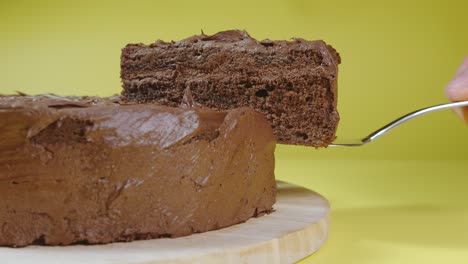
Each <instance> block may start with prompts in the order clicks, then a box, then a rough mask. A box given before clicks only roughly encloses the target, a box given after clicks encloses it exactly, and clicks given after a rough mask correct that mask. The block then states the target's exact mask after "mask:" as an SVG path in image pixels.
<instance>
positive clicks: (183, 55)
mask: <svg viewBox="0 0 468 264" xmlns="http://www.w3.org/2000/svg"><path fill="white" fill-rule="evenodd" d="M339 63H340V56H339V55H338V53H337V52H336V51H335V49H333V48H332V47H331V46H329V45H327V44H326V43H325V42H323V41H321V40H318V41H306V40H304V39H300V38H296V39H293V40H292V41H270V40H263V41H257V40H255V39H253V38H251V37H250V36H249V35H248V34H247V32H245V31H238V30H230V31H224V32H219V33H217V34H215V35H212V36H208V35H205V34H201V35H197V36H193V37H189V38H187V39H184V40H181V41H176V42H174V41H172V42H164V41H161V40H158V41H157V42H155V43H153V44H150V45H143V44H128V45H127V46H126V47H125V48H124V49H123V50H122V56H121V78H122V83H123V92H122V96H123V100H125V101H128V102H139V103H148V102H157V103H160V104H164V105H169V106H176V105H178V104H180V101H181V99H182V97H183V93H184V90H185V89H186V88H190V89H191V91H192V93H193V96H194V97H195V100H196V101H197V102H199V103H200V104H202V105H204V106H207V107H209V108H213V109H217V110H226V109H231V108H234V107H246V106H249V107H253V108H254V109H255V110H257V111H259V112H261V113H263V114H264V115H265V116H266V117H267V119H268V120H269V121H270V123H271V125H272V127H273V130H274V133H275V135H276V138H277V140H278V142H279V143H286V144H301V145H309V146H315V147H324V146H327V145H329V144H330V143H331V142H332V141H333V140H334V139H335V132H336V128H337V125H338V121H339V116H338V112H337V109H336V106H337V74H338V67H337V66H338V64H339Z"/></svg>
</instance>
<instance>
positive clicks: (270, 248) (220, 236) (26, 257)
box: [0, 182, 330, 264]
mask: <svg viewBox="0 0 468 264" xmlns="http://www.w3.org/2000/svg"><path fill="white" fill-rule="evenodd" d="M274 209H275V212H273V213H272V214H270V215H266V216H262V217H259V218H254V219H250V220H248V221H247V222H245V223H242V224H238V225H235V226H231V227H228V228H223V229H221V230H216V231H210V232H206V233H201V234H194V235H190V236H187V237H180V238H175V239H174V238H172V239H171V238H163V239H153V240H144V241H134V242H130V243H113V244H108V245H94V246H85V245H75V246H66V247H50V246H30V247H25V248H0V259H1V263H18V264H19V263H21V264H26V263H27V264H33V263H34V264H52V263H60V264H61V263H87V264H94V263H96V264H97V263H99V264H110V263H112V264H137V263H138V264H154V263H177V264H182V263H255V264H257V263H268V264H273V263H294V262H296V261H298V260H300V259H302V258H304V257H307V256H308V255H310V254H312V253H314V252H315V251H317V250H318V249H319V248H320V247H321V246H322V245H323V244H324V243H325V241H326V240H327V236H328V228H329V213H330V205H329V203H328V201H327V200H326V199H325V198H324V197H322V196H320V195H319V194H317V193H315V192H313V191H310V190H307V189H304V188H302V187H299V186H296V185H292V184H287V183H283V182H278V196H277V202H276V204H275V205H274Z"/></svg>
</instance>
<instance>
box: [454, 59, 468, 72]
mask: <svg viewBox="0 0 468 264" xmlns="http://www.w3.org/2000/svg"><path fill="white" fill-rule="evenodd" d="M467 70H468V56H466V57H465V59H464V60H463V62H462V64H461V65H460V67H458V70H457V73H455V77H458V76H459V75H461V74H462V73H464V72H466V71H467Z"/></svg>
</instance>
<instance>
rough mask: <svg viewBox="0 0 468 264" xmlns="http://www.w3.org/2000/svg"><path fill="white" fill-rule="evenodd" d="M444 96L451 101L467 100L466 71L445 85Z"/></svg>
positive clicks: (467, 78)
mask: <svg viewBox="0 0 468 264" xmlns="http://www.w3.org/2000/svg"><path fill="white" fill-rule="evenodd" d="M445 94H446V95H447V97H448V98H449V99H450V100H451V101H464V100H468V69H466V70H465V71H464V72H461V73H460V75H459V76H457V77H455V79H453V80H452V81H451V82H449V83H448V84H447V87H446V88H445Z"/></svg>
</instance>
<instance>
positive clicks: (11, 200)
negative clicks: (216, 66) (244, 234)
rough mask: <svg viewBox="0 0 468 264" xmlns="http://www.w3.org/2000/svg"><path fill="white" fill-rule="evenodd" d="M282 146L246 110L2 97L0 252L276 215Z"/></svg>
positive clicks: (171, 232) (173, 233)
mask: <svg viewBox="0 0 468 264" xmlns="http://www.w3.org/2000/svg"><path fill="white" fill-rule="evenodd" d="M274 148H275V140H274V135H273V132H272V130H271V128H270V126H269V123H268V122H267V121H266V120H265V118H264V117H263V116H262V115H260V114H258V113H256V112H255V111H254V110H252V109H249V108H239V109H234V110H231V111H228V112H215V111H211V110H206V109H200V108H171V107H164V106H158V105H151V104H148V105H131V104H130V105H120V104H117V103H115V102H111V101H108V100H102V99H99V98H92V99H89V98H88V99H85V100H83V99H79V98H73V99H69V98H49V97H20V98H13V99H12V97H0V224H1V226H2V228H1V229H0V245H3V246H26V245H30V244H45V245H69V244H76V243H88V244H101V243H109V242H113V241H131V240H134V239H148V238H157V237H177V236H183V235H189V234H191V233H197V232H205V231H208V230H213V229H218V228H223V227H227V226H230V225H233V224H237V223H241V222H243V221H246V220H247V219H248V218H250V217H254V216H259V215H262V214H264V213H269V212H271V210H272V206H273V204H274V201H275V193H276V183H275V179H274Z"/></svg>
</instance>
